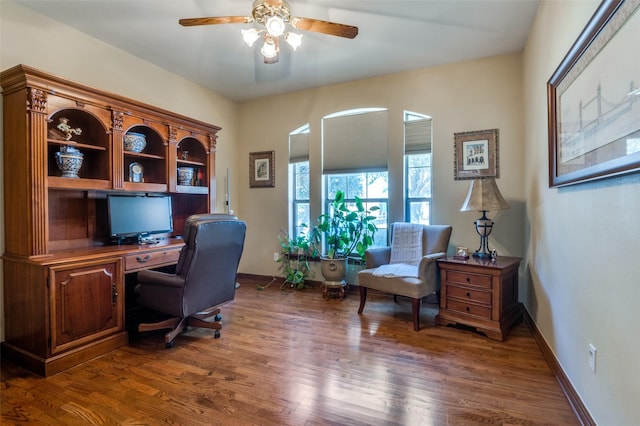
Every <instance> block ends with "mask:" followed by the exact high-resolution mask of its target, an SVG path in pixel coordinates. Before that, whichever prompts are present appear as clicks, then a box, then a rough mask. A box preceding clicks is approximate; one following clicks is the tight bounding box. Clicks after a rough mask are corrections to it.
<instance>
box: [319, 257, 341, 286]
mask: <svg viewBox="0 0 640 426" xmlns="http://www.w3.org/2000/svg"><path fill="white" fill-rule="evenodd" d="M320 272H322V276H323V277H324V280H325V285H327V284H328V285H336V286H337V285H340V286H344V285H346V281H345V280H344V277H345V276H346V275H347V258H346V257H344V258H339V259H330V258H328V257H322V258H320Z"/></svg>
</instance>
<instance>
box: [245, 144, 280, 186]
mask: <svg viewBox="0 0 640 426" xmlns="http://www.w3.org/2000/svg"><path fill="white" fill-rule="evenodd" d="M275 160H276V154H275V151H262V152H250V153H249V187H250V188H273V187H275V186H276V179H275V170H276V165H275Z"/></svg>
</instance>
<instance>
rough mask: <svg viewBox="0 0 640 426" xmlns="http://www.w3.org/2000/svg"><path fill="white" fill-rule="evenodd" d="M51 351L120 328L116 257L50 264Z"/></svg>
mask: <svg viewBox="0 0 640 426" xmlns="http://www.w3.org/2000/svg"><path fill="white" fill-rule="evenodd" d="M49 282H50V305H49V306H50V309H51V353H52V354H55V353H58V352H61V351H65V350H68V349H70V348H73V347H76V346H79V345H84V344H87V343H89V342H91V341H92V340H96V339H99V338H101V337H104V336H107V335H109V334H113V333H117V332H120V331H122V330H123V312H124V310H123V303H124V300H123V299H124V292H123V290H122V264H121V260H120V258H112V259H102V260H99V261H93V262H82V263H74V264H70V265H65V266H59V267H52V268H50V276H49Z"/></svg>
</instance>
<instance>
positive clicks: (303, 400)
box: [1, 279, 579, 425]
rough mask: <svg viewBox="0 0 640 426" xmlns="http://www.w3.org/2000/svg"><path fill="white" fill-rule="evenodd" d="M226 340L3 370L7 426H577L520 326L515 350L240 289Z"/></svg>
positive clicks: (404, 307) (189, 340)
mask: <svg viewBox="0 0 640 426" xmlns="http://www.w3.org/2000/svg"><path fill="white" fill-rule="evenodd" d="M240 282H241V287H240V288H239V289H238V290H237V293H236V299H235V300H234V301H233V302H232V303H230V304H228V305H226V306H224V307H223V308H222V315H223V321H224V326H223V328H222V336H221V338H220V339H214V338H213V333H212V332H211V330H199V329H193V330H190V331H188V332H187V333H185V334H182V335H180V336H178V337H177V338H176V342H175V346H174V348H172V349H165V348H164V340H163V334H162V333H149V334H146V335H144V336H140V337H139V338H135V339H132V341H131V343H130V345H129V346H127V347H124V348H121V349H118V350H116V351H113V352H111V353H109V354H107V355H104V356H102V357H100V358H97V359H95V360H92V361H90V362H87V363H84V364H82V365H79V366H77V367H75V368H72V369H70V370H67V371H65V372H62V373H60V374H57V375H55V376H52V377H50V378H48V379H43V378H40V377H38V376H36V375H34V374H32V373H30V372H28V371H26V370H24V369H22V368H20V367H17V366H15V365H14V364H13V363H11V362H9V361H4V360H3V362H2V368H1V369H2V379H1V401H2V417H1V423H2V425H13V424H24V423H33V424H39V425H78V424H100V425H102V424H104V425H115V424H121V425H158V424H168V425H476V424H490V425H574V424H579V422H578V420H577V418H576V416H575V415H574V413H573V412H572V410H571V407H570V406H569V403H568V402H567V400H566V399H565V398H564V396H563V394H562V392H561V390H560V387H559V385H558V383H557V382H556V380H555V378H554V376H553V375H552V373H551V370H550V368H549V367H548V365H547V364H546V362H545V360H544V359H543V357H542V354H541V352H540V350H539V349H538V347H537V346H536V343H535V341H534V339H533V337H532V335H531V333H530V332H529V330H528V328H527V327H526V325H525V324H524V323H521V324H518V325H517V326H516V327H515V328H514V329H513V330H512V332H511V334H510V335H509V337H508V338H507V340H506V341H505V342H497V341H493V340H489V339H487V338H486V337H484V336H482V335H480V334H477V333H474V332H471V331H468V330H461V329H457V328H452V327H441V326H435V325H434V315H435V313H436V312H437V308H436V307H435V305H429V304H423V308H422V311H421V326H422V330H420V331H419V332H417V333H416V332H414V331H413V329H412V323H411V303H410V302H409V300H407V299H402V298H399V302H398V303H397V304H396V303H394V302H393V299H392V298H391V297H390V296H386V295H381V294H376V293H375V292H370V296H369V298H368V300H367V305H366V306H365V309H364V313H363V315H361V316H359V315H358V314H357V309H358V302H359V300H358V296H357V294H356V293H350V294H349V295H348V296H347V298H345V300H343V301H339V300H329V301H327V300H324V299H323V298H322V297H321V294H320V290H319V289H318V288H312V289H307V290H305V291H290V292H281V291H280V290H279V286H278V284H277V283H274V284H273V285H271V286H270V287H269V288H267V289H265V290H262V291H258V290H257V284H260V285H265V284H266V282H257V281H253V280H249V279H243V280H240Z"/></svg>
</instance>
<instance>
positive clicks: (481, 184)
mask: <svg viewBox="0 0 640 426" xmlns="http://www.w3.org/2000/svg"><path fill="white" fill-rule="evenodd" d="M508 208H509V204H508V203H507V202H506V201H505V199H504V198H503V197H502V194H500V190H499V189H498V185H496V181H495V179H493V178H487V179H476V180H474V181H473V182H471V186H470V187H469V193H468V194H467V198H466V199H465V200H464V203H463V204H462V207H460V211H461V212H468V211H479V212H482V217H481V218H480V219H476V221H475V222H474V223H475V225H476V232H477V233H478V235H480V247H479V248H478V250H476V252H475V253H474V254H473V257H478V258H481V259H489V258H491V253H490V251H489V234H491V231H492V230H493V221H492V220H491V219H489V218H488V217H487V212H488V211H493V210H504V209H508Z"/></svg>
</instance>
